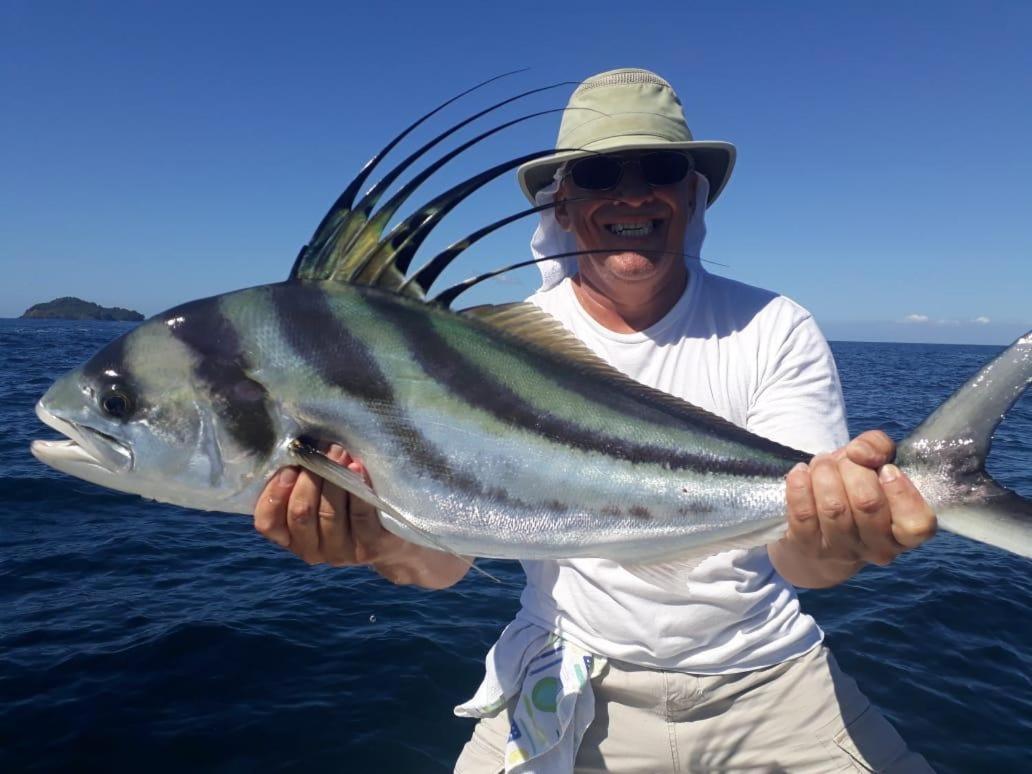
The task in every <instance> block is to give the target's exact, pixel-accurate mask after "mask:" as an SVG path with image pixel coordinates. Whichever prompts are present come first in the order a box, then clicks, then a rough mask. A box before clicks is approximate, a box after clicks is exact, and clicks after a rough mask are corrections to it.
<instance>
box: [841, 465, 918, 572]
mask: <svg viewBox="0 0 1032 774" xmlns="http://www.w3.org/2000/svg"><path fill="white" fill-rule="evenodd" d="M838 469H839V473H840V474H841V476H842V484H843V488H844V489H845V492H846V496H847V497H848V498H849V511H850V514H851V515H852V519H853V524H854V526H855V528H856V533H857V536H858V538H859V542H858V545H856V546H855V550H856V552H857V557H858V558H859V559H863V560H864V561H866V562H871V563H873V564H877V565H880V566H882V567H884V566H885V565H887V564H889V563H890V562H891V561H892V560H893V559H895V558H896V556H898V555H899V554H900V553H901V552H902V551H903V546H901V545H900V544H899V543H897V542H896V540H895V539H894V538H893V535H892V508H891V506H890V505H889V501H888V498H887V496H886V494H885V492H884V491H883V490H882V486H881V483H880V482H879V481H878V474H877V473H875V471H873V470H871V469H870V468H866V467H863V466H861V465H857V464H856V463H854V462H852V461H850V460H849V459H843V460H840V461H839V463H838Z"/></svg>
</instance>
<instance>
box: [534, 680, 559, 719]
mask: <svg viewBox="0 0 1032 774" xmlns="http://www.w3.org/2000/svg"><path fill="white" fill-rule="evenodd" d="M530 700H531V701H532V702H534V706H535V707H537V708H538V709H539V710H541V711H542V712H555V707H556V704H557V703H558V701H559V681H558V680H556V679H555V678H554V677H543V678H541V679H540V680H538V681H537V682H536V683H534V690H533V691H531V693H530Z"/></svg>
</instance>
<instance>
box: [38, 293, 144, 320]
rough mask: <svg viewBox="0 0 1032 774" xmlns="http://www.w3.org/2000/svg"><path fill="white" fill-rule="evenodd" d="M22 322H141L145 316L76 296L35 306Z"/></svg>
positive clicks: (63, 297)
mask: <svg viewBox="0 0 1032 774" xmlns="http://www.w3.org/2000/svg"><path fill="white" fill-rule="evenodd" d="M18 319H21V320H95V321H99V322H141V321H142V320H144V319H145V318H144V316H143V315H142V314H140V313H139V312H137V311H136V310H135V309H126V308H124V307H121V306H101V305H100V304H95V303H93V302H92V301H84V300H82V299H81V298H76V297H75V296H62V297H61V298H55V299H54V300H53V301H44V302H43V303H39V304H33V305H32V306H30V307H29V308H28V309H26V310H25V312H24V313H23V314H22V316H21V317H20V318H18Z"/></svg>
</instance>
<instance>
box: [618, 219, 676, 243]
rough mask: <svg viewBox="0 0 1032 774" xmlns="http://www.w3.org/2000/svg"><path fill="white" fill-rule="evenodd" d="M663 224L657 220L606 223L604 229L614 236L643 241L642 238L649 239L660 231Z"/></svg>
mask: <svg viewBox="0 0 1032 774" xmlns="http://www.w3.org/2000/svg"><path fill="white" fill-rule="evenodd" d="M662 223H663V221H662V220H660V219H658V218H656V219H653V220H644V221H642V220H639V221H633V222H626V223H606V224H604V225H603V228H605V230H606V231H608V232H609V233H610V234H613V235H614V236H618V237H624V238H629V239H641V238H642V237H647V236H649V235H650V234H652V232H653V231H655V230H656V229H658V228H659V227H660V225H661V224H662Z"/></svg>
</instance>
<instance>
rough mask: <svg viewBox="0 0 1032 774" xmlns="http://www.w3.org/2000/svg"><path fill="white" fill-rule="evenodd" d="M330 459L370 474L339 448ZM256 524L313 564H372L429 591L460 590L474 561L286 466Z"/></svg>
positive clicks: (268, 493)
mask: <svg viewBox="0 0 1032 774" xmlns="http://www.w3.org/2000/svg"><path fill="white" fill-rule="evenodd" d="M327 456H328V457H329V458H330V459H332V460H333V461H334V462H337V463H339V464H340V465H343V466H344V467H346V468H348V470H351V471H352V472H354V473H358V474H359V475H362V476H365V477H366V480H367V481H368V480H369V479H368V474H367V473H366V470H365V468H364V467H363V466H362V464H361V463H360V462H358V461H357V460H354V459H353V458H352V457H351V455H349V454H347V452H345V451H344V450H343V449H341V448H340V447H339V446H336V445H334V446H331V447H330V449H329V451H328V452H327ZM254 526H255V529H257V530H258V532H260V533H261V534H262V535H264V536H265V537H266V538H267V539H269V540H270V541H272V542H273V543H276V544H277V545H278V546H281V547H283V548H286V549H288V550H289V551H291V552H293V553H294V554H296V555H297V556H298V557H300V558H301V559H303V560H304V561H306V562H308V564H324V563H325V564H330V565H333V566H334V567H347V566H353V565H367V566H369V567H372V569H373V570H375V571H376V572H377V573H379V574H380V575H382V576H383V577H384V578H386V579H387V580H389V581H391V582H392V583H398V584H411V585H416V586H422V587H424V588H428V589H443V588H448V587H449V586H454V585H455V584H456V583H458V582H459V581H460V580H462V578H463V577H464V576H465V575H466V571H467V570H468V569H469V565H470V560H468V559H466V558H464V557H459V556H454V555H452V554H448V553H445V552H442V551H435V550H434V549H431V548H426V547H424V546H419V545H416V544H415V543H410V542H408V541H406V540H403V539H402V538H400V537H398V536H397V535H395V534H393V533H391V532H388V531H387V530H385V529H384V528H383V525H382V524H380V518H379V516H378V515H377V513H376V509H375V508H374V507H373V506H371V505H369V504H368V503H365V502H363V501H362V500H359V499H358V498H357V497H352V496H351V495H350V494H349V493H347V492H345V491H344V490H343V489H341V488H340V487H338V486H336V485H334V484H331V483H329V482H327V481H324V480H323V479H322V478H320V477H319V476H316V475H313V474H312V473H310V472H308V471H306V470H300V471H299V470H298V469H297V468H293V467H290V468H283V469H282V470H280V471H279V472H278V473H277V474H276V475H275V476H273V477H272V479H271V480H270V481H269V483H268V484H267V485H266V487H265V489H264V491H263V492H262V495H261V497H260V498H259V500H258V504H257V505H256V506H255V511H254Z"/></svg>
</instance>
